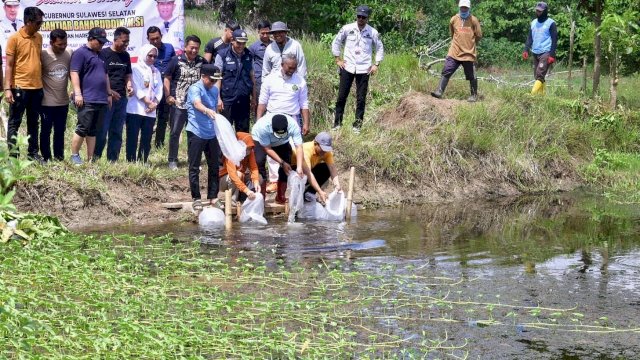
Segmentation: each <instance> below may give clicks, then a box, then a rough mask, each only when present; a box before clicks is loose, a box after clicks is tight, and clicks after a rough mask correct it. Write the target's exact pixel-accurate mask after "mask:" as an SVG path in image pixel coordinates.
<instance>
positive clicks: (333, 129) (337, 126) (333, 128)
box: [331, 125, 340, 131]
mask: <svg viewBox="0 0 640 360" xmlns="http://www.w3.org/2000/svg"><path fill="white" fill-rule="evenodd" d="M338 130H340V125H336V126H334V127H332V128H331V131H338Z"/></svg>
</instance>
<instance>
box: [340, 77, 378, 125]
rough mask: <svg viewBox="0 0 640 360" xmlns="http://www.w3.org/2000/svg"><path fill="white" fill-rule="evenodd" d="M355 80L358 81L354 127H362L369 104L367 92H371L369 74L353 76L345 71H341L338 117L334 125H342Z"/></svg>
mask: <svg viewBox="0 0 640 360" xmlns="http://www.w3.org/2000/svg"><path fill="white" fill-rule="evenodd" d="M353 80H355V81H356V121H355V122H354V123H353V127H357V128H359V127H360V126H362V119H364V108H365V106H366V104H367V91H368V90H369V74H352V73H350V72H348V71H346V70H345V69H340V89H339V90H338V100H337V101H336V117H335V120H334V122H333V125H336V126H337V125H342V117H343V116H344V106H345V104H346V103H347V97H348V96H349V92H350V91H351V85H352V84H353Z"/></svg>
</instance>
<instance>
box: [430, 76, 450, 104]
mask: <svg viewBox="0 0 640 360" xmlns="http://www.w3.org/2000/svg"><path fill="white" fill-rule="evenodd" d="M448 83H449V78H448V77H444V76H443V77H441V78H440V85H439V86H438V88H437V89H436V91H433V92H431V96H433V97H434V98H437V99H442V94H444V89H446V88H447V84H448Z"/></svg>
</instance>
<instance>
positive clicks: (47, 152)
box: [40, 105, 69, 161]
mask: <svg viewBox="0 0 640 360" xmlns="http://www.w3.org/2000/svg"><path fill="white" fill-rule="evenodd" d="M41 110H42V114H41V121H42V125H41V127H40V153H41V154H42V158H43V159H44V160H45V161H49V160H51V130H52V129H53V157H54V158H55V159H56V160H61V161H62V160H64V132H65V130H67V115H68V114H69V105H64V106H42V109H41Z"/></svg>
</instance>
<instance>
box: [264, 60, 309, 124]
mask: <svg viewBox="0 0 640 360" xmlns="http://www.w3.org/2000/svg"><path fill="white" fill-rule="evenodd" d="M297 66H298V63H297V60H296V57H295V56H294V55H293V54H285V55H283V56H282V64H281V66H280V68H279V69H278V71H276V72H274V73H272V74H270V75H269V76H267V77H266V78H264V79H263V80H262V89H261V90H260V99H259V100H258V111H257V118H258V119H260V118H261V117H262V116H263V115H264V114H265V112H267V113H271V114H286V115H289V116H291V117H292V118H293V119H295V120H296V123H297V124H298V126H299V127H300V128H301V130H302V135H307V133H309V122H310V113H309V100H308V90H307V82H306V81H305V80H304V79H303V78H302V76H300V74H298V73H297V72H296V68H297ZM300 117H302V123H300Z"/></svg>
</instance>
